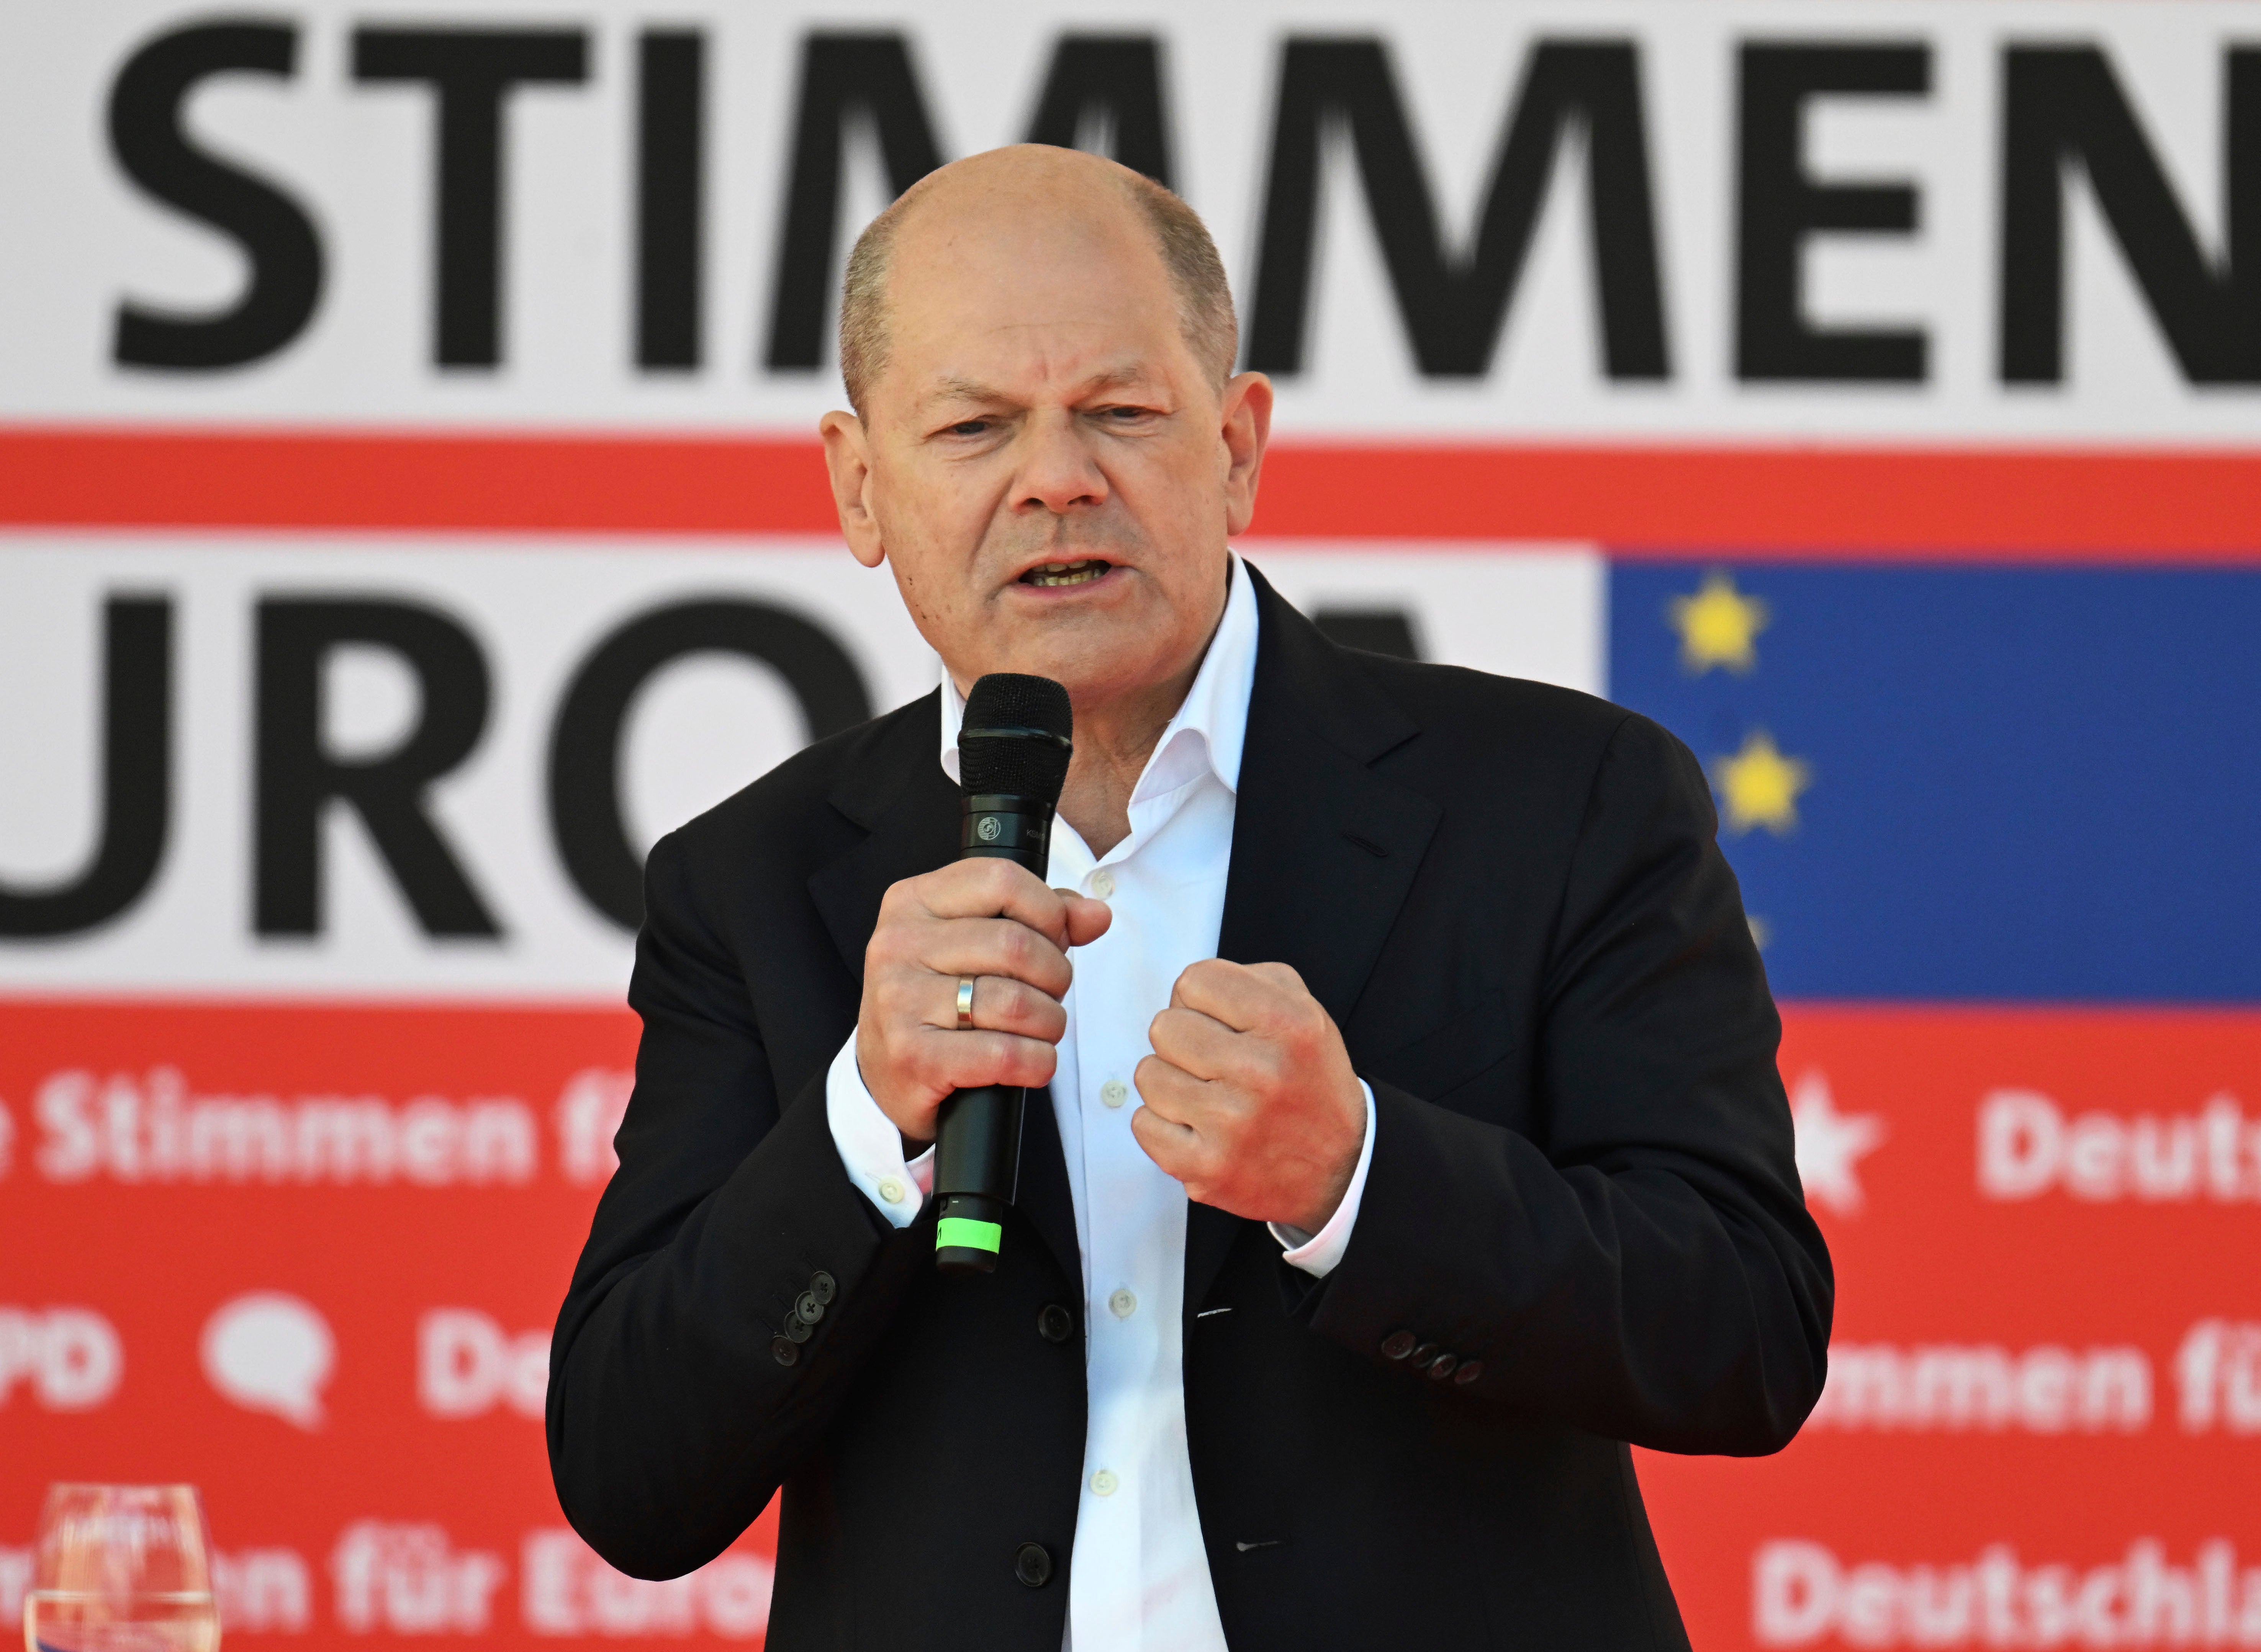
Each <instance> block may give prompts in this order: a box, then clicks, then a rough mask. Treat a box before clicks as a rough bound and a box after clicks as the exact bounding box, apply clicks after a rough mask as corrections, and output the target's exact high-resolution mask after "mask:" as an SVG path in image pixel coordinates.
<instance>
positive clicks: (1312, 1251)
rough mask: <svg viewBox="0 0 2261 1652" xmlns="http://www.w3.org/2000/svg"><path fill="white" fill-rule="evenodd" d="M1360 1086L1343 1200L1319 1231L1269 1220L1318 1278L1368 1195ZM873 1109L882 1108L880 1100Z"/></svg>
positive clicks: (1368, 1155) (1370, 1158)
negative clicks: (1358, 1128) (1355, 1141)
mask: <svg viewBox="0 0 2261 1652" xmlns="http://www.w3.org/2000/svg"><path fill="white" fill-rule="evenodd" d="M859 1088H860V1085H859ZM1358 1088H1360V1090H1362V1091H1364V1092H1365V1095H1366V1140H1365V1141H1364V1142H1363V1143H1362V1144H1361V1145H1360V1147H1359V1150H1358V1168H1357V1169H1355V1170H1353V1171H1352V1172H1351V1173H1350V1186H1349V1187H1347V1188H1346V1189H1343V1196H1342V1203H1340V1204H1338V1205H1337V1206H1335V1213H1334V1214H1333V1215H1332V1216H1331V1217H1328V1218H1327V1225H1325V1226H1324V1227H1323V1228H1321V1229H1320V1230H1319V1231H1318V1232H1316V1233H1306V1232H1303V1229H1301V1228H1299V1227H1289V1226H1288V1225H1287V1224H1286V1223H1285V1222H1271V1223H1267V1224H1266V1225H1267V1226H1268V1227H1269V1228H1270V1229H1271V1230H1272V1237H1273V1238H1274V1239H1278V1240H1279V1241H1280V1243H1281V1244H1282V1245H1284V1246H1287V1253H1286V1254H1285V1255H1284V1256H1283V1257H1281V1261H1285V1262H1287V1263H1288V1265H1289V1266H1290V1267H1293V1268H1302V1269H1303V1271H1304V1272H1305V1273H1307V1274H1309V1275H1311V1277H1312V1278H1314V1279H1324V1278H1325V1277H1326V1276H1327V1275H1329V1274H1331V1273H1332V1272H1334V1270H1335V1266H1336V1264H1337V1263H1339V1262H1340V1261H1342V1259H1343V1253H1344V1252H1345V1251H1346V1250H1348V1249H1349V1248H1350V1231H1351V1228H1352V1227H1353V1225H1355V1224H1356V1223H1357V1221H1358V1205H1359V1201H1360V1200H1361V1199H1363V1198H1364V1197H1365V1196H1366V1167H1367V1166H1368V1165H1370V1164H1372V1163H1373V1162H1374V1087H1373V1086H1372V1085H1371V1084H1368V1083H1367V1081H1365V1080H1364V1079H1360V1081H1358ZM878 1110H879V1107H878V1104H877V1103H873V1105H872V1111H874V1112H877V1111H878Z"/></svg>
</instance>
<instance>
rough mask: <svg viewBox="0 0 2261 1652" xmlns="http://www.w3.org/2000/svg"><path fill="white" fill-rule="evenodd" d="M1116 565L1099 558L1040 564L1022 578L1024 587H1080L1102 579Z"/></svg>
mask: <svg viewBox="0 0 2261 1652" xmlns="http://www.w3.org/2000/svg"><path fill="white" fill-rule="evenodd" d="M1114 565H1115V564H1113V563H1111V562H1107V561H1104V560H1102V559H1101V558H1100V557H1085V558H1084V559H1083V560H1082V561H1080V562H1040V563H1038V564H1037V565H1036V566H1035V567H1033V568H1031V569H1030V570H1029V571H1028V572H1026V573H1024V574H1023V575H1022V576H1021V583H1022V584H1023V585H1088V584H1090V583H1091V581H1093V580H1094V579H1096V578H1100V577H1101V576H1102V574H1104V573H1106V572H1107V571H1108V570H1109V569H1110V568H1112V567H1113V566H1114Z"/></svg>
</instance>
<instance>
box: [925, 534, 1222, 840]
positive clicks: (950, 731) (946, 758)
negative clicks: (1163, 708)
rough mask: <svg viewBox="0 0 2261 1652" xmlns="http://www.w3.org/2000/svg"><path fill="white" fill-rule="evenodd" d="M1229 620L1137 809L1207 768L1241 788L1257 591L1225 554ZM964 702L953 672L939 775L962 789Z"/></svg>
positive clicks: (1158, 750)
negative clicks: (960, 762) (960, 747)
mask: <svg viewBox="0 0 2261 1652" xmlns="http://www.w3.org/2000/svg"><path fill="white" fill-rule="evenodd" d="M1225 556H1226V558H1227V561H1228V567H1227V569H1226V574H1225V578H1226V579H1227V580H1228V581H1229V584H1228V585H1227V587H1226V590H1225V598H1224V618H1222V619H1221V620H1219V621H1217V633H1216V635H1215V636H1211V637H1210V638H1209V651H1208V652H1207V653H1205V654H1203V655H1202V663H1201V669H1200V670H1199V671H1197V672H1195V673H1194V682H1193V686H1192V687H1191V688H1189V689H1188V690H1187V691H1186V698H1185V703H1184V704H1183V705H1181V706H1180V707H1178V712H1177V715H1175V716H1174V717H1172V718H1171V719H1170V722H1169V726H1168V727H1167V728H1166V729H1163V730H1162V737H1161V739H1160V740H1159V741H1157V742H1156V743H1155V745H1154V754H1153V755H1152V757H1150V758H1147V759H1146V767H1145V772H1144V773H1142V774H1140V775H1139V777H1138V786H1137V787H1136V788H1135V789H1134V790H1133V791H1132V792H1131V794H1130V801H1131V802H1132V804H1134V805H1136V804H1138V803H1142V802H1145V801H1148V800H1149V799H1152V798H1155V797H1161V796H1165V795H1166V794H1169V793H1171V792H1174V791H1175V790H1177V788H1178V787H1180V786H1184V785H1186V784H1187V783H1188V781H1191V780H1194V779H1198V778H1199V777H1200V776H1201V774H1202V772H1203V771H1204V770H1206V771H1207V772H1209V773H1211V774H1214V775H1215V776H1217V779H1219V780H1220V781H1222V782H1224V788H1225V789H1226V790H1227V791H1229V792H1234V793H1238V791H1239V789H1240V753H1241V749H1242V747H1243V745H1244V744H1245V742H1246V740H1247V736H1248V699H1249V695H1250V694H1251V693H1253V692H1254V689H1255V686H1256V632H1257V622H1256V592H1255V588H1254V587H1253V585H1250V583H1249V579H1248V575H1247V573H1246V571H1245V570H1244V569H1243V568H1242V567H1241V565H1240V558H1239V557H1237V556H1234V555H1233V554H1232V553H1231V551H1227V552H1226V553H1225ZM964 723H965V695H963V694H961V693H958V685H957V683H956V682H954V681H953V680H951V675H950V672H948V671H947V670H944V672H943V674H942V772H944V773H945V774H947V775H948V776H950V783H951V785H952V786H956V785H958V784H959V783H960V782H959V779H958V729H959V728H960V727H961V726H963V724H964Z"/></svg>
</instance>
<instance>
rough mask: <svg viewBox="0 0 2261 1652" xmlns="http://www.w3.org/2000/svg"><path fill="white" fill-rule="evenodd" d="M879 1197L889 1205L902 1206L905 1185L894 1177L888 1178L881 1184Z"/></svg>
mask: <svg viewBox="0 0 2261 1652" xmlns="http://www.w3.org/2000/svg"><path fill="white" fill-rule="evenodd" d="M879 1196H880V1197H881V1198H883V1199H885V1200H886V1202H887V1203H889V1204H901V1203H902V1202H903V1184H902V1183H901V1182H898V1181H896V1180H895V1179H894V1177H893V1176H889V1177H887V1178H886V1180H885V1181H883V1182H880V1183H879Z"/></svg>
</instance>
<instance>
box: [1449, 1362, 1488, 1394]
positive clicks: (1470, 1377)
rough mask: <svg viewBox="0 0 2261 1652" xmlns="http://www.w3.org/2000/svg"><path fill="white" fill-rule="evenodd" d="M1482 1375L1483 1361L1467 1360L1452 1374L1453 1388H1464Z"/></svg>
mask: <svg viewBox="0 0 2261 1652" xmlns="http://www.w3.org/2000/svg"><path fill="white" fill-rule="evenodd" d="M1482 1375H1483V1361H1482V1360H1469V1361H1467V1362H1465V1363H1464V1364H1463V1365H1462V1366H1461V1368H1460V1369H1459V1370H1457V1371H1455V1372H1453V1386H1454V1387H1456V1388H1466V1387H1467V1386H1468V1384H1469V1383H1473V1382H1475V1380H1476V1378H1478V1377H1480V1376H1482Z"/></svg>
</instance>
